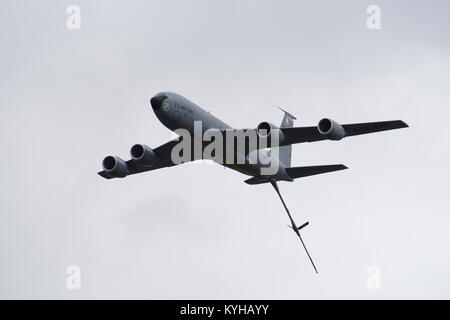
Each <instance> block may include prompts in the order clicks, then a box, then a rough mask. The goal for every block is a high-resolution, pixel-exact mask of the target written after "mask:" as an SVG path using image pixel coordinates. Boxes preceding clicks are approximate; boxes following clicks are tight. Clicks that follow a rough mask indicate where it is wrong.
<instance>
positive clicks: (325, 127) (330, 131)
mask: <svg viewBox="0 0 450 320" xmlns="http://www.w3.org/2000/svg"><path fill="white" fill-rule="evenodd" d="M317 128H318V129H319V132H320V133H321V134H322V135H324V136H325V137H327V139H329V140H341V139H342V138H344V137H345V135H346V133H345V129H344V127H342V126H341V125H340V124H339V123H337V122H336V121H334V120H332V119H328V118H324V119H322V120H320V121H319V124H318V125H317Z"/></svg>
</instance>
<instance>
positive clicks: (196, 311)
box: [180, 304, 269, 318]
mask: <svg viewBox="0 0 450 320" xmlns="http://www.w3.org/2000/svg"><path fill="white" fill-rule="evenodd" d="M268 310H269V305H268V304H265V305H264V304H225V305H224V306H223V307H222V308H220V307H202V306H194V305H190V304H188V305H186V306H183V307H181V309H180V314H181V315H203V316H207V317H208V318H210V317H211V316H212V315H213V314H214V313H215V312H217V313H223V314H224V315H266V314H267V312H268Z"/></svg>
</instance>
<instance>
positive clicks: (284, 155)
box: [278, 107, 297, 168]
mask: <svg viewBox="0 0 450 320" xmlns="http://www.w3.org/2000/svg"><path fill="white" fill-rule="evenodd" d="M278 108H279V109H280V110H281V111H283V112H284V117H283V120H282V121H281V125H280V128H292V127H293V126H294V120H297V118H296V117H294V116H293V115H292V114H290V113H289V112H287V111H285V110H283V109H281V108H280V107H278ZM278 149H279V152H280V153H279V159H280V161H281V162H282V163H283V164H284V165H285V166H286V167H287V168H288V167H290V166H291V154H292V145H288V146H282V147H279V148H278Z"/></svg>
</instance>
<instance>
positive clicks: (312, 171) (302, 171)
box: [286, 164, 348, 179]
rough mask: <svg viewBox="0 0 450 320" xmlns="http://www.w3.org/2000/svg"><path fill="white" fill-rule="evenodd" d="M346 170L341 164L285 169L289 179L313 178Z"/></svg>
mask: <svg viewBox="0 0 450 320" xmlns="http://www.w3.org/2000/svg"><path fill="white" fill-rule="evenodd" d="M344 169H348V168H347V167H346V166H344V165H343V164H332V165H325V166H309V167H292V168H286V172H287V174H288V175H289V176H290V177H291V178H294V179H296V178H302V177H308V176H313V175H316V174H321V173H327V172H332V171H339V170H344Z"/></svg>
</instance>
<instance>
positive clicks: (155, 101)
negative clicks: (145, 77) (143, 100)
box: [150, 94, 167, 111]
mask: <svg viewBox="0 0 450 320" xmlns="http://www.w3.org/2000/svg"><path fill="white" fill-rule="evenodd" d="M164 99H167V96H165V95H163V94H158V95H156V96H154V97H153V98H151V99H150V103H151V105H152V108H153V110H155V111H156V110H158V109H159V108H161V105H162V103H163V101H164Z"/></svg>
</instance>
